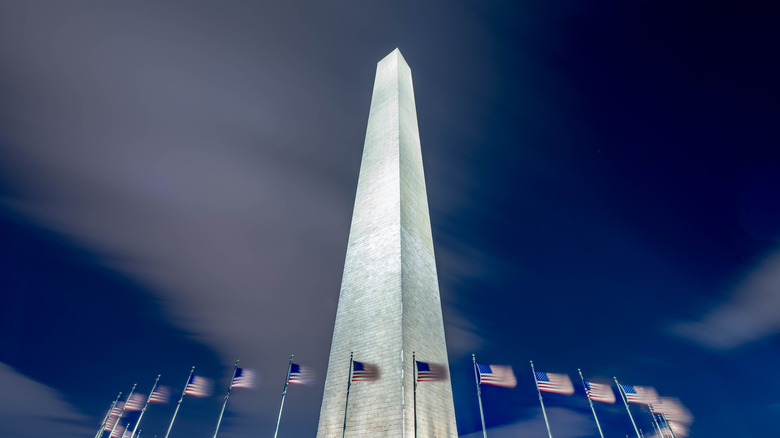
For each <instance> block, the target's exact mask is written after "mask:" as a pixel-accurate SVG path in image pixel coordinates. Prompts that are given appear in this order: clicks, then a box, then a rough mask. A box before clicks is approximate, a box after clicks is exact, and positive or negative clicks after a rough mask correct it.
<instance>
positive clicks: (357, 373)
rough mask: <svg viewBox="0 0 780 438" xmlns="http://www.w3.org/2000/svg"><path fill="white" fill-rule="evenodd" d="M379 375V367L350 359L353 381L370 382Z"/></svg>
mask: <svg viewBox="0 0 780 438" xmlns="http://www.w3.org/2000/svg"><path fill="white" fill-rule="evenodd" d="M377 377H379V369H378V368H377V367H376V365H371V364H368V363H363V362H358V361H356V360H354V361H352V381H353V382H371V381H374V380H376V379H377Z"/></svg>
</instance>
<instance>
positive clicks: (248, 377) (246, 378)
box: [230, 368, 255, 388]
mask: <svg viewBox="0 0 780 438" xmlns="http://www.w3.org/2000/svg"><path fill="white" fill-rule="evenodd" d="M254 386H255V372H254V371H252V370H245V369H243V368H236V375H235V376H234V377H233V383H232V384H231V385H230V387H231V388H253V387H254Z"/></svg>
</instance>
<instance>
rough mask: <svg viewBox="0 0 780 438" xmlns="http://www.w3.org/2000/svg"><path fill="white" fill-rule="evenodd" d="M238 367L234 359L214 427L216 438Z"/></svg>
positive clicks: (215, 437)
mask: <svg viewBox="0 0 780 438" xmlns="http://www.w3.org/2000/svg"><path fill="white" fill-rule="evenodd" d="M237 369H238V359H236V364H235V365H233V375H232V376H230V383H228V390H227V394H225V401H224V402H223V403H222V411H220V413H219V419H218V420H217V428H216V429H214V438H217V433H218V432H219V425H220V424H222V416H223V415H225V407H226V406H227V401H228V398H229V397H230V390H231V389H233V380H234V379H235V378H236V370H237Z"/></svg>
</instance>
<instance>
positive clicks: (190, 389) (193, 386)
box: [184, 376, 211, 397]
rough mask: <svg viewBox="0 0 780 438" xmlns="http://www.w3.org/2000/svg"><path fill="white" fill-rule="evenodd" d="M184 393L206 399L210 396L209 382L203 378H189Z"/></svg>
mask: <svg viewBox="0 0 780 438" xmlns="http://www.w3.org/2000/svg"><path fill="white" fill-rule="evenodd" d="M184 393H185V394H187V395H194V396H195V397H208V396H210V395H211V381H210V380H209V379H207V378H205V377H200V376H191V377H190V381H189V382H187V387H186V388H185V389H184Z"/></svg>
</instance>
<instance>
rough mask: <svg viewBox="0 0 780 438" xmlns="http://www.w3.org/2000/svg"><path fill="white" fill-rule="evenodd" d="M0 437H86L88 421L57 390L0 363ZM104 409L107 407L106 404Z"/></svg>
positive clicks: (91, 431) (96, 426)
mask: <svg viewBox="0 0 780 438" xmlns="http://www.w3.org/2000/svg"><path fill="white" fill-rule="evenodd" d="M0 387H2V388H3V390H2V391H0V435H2V436H8V437H11V436H12V437H15V438H28V437H29V438H32V437H40V436H87V434H88V433H94V432H96V431H97V429H98V426H100V425H99V424H95V428H94V430H90V429H88V428H85V427H84V426H83V425H84V424H89V421H88V419H87V418H86V417H85V416H84V415H82V414H80V413H79V412H78V411H77V410H76V409H75V408H74V407H73V406H71V405H69V404H68V403H66V402H65V401H64V400H63V399H62V397H61V396H60V394H59V393H57V391H55V390H53V389H51V388H49V387H48V386H46V385H42V384H40V383H38V382H36V381H35V380H31V379H29V378H27V377H25V376H23V375H21V374H19V373H18V372H16V371H15V370H14V369H13V368H11V367H10V366H8V365H6V364H4V363H0ZM106 409H108V405H106Z"/></svg>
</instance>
